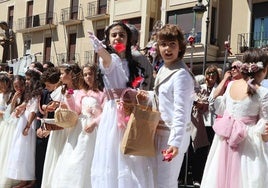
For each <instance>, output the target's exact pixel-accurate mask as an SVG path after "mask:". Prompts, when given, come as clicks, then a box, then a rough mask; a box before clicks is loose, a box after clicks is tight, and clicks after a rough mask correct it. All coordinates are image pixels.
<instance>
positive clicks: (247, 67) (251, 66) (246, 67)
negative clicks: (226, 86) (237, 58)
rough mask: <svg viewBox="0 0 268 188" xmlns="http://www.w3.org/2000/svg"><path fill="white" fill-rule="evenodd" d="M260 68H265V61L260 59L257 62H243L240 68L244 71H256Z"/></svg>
mask: <svg viewBox="0 0 268 188" xmlns="http://www.w3.org/2000/svg"><path fill="white" fill-rule="evenodd" d="M260 69H263V62H262V61H258V62H257V63H254V62H253V63H243V65H242V66H241V68H240V70H241V72H243V73H246V74H247V73H255V72H258V71H259V70H260Z"/></svg>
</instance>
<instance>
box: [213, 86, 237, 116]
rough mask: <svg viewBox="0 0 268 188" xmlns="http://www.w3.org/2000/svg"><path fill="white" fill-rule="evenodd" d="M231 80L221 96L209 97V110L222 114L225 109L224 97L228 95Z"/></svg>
mask: <svg viewBox="0 0 268 188" xmlns="http://www.w3.org/2000/svg"><path fill="white" fill-rule="evenodd" d="M232 83H233V82H230V83H229V84H228V86H227V89H226V91H225V92H224V94H223V95H222V96H218V97H217V98H216V99H213V97H211V96H210V97H209V106H210V108H211V110H213V111H215V114H217V115H220V116H222V115H223V113H224V111H225V109H226V97H227V95H229V91H230V87H231V85H232Z"/></svg>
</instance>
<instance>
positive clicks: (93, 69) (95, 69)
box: [81, 63, 103, 92]
mask: <svg viewBox="0 0 268 188" xmlns="http://www.w3.org/2000/svg"><path fill="white" fill-rule="evenodd" d="M84 68H89V69H90V70H91V72H93V74H94V81H93V87H92V90H93V91H96V92H97V91H99V90H101V91H102V89H103V88H102V84H100V83H99V82H101V80H99V78H98V74H99V72H98V66H97V65H96V64H91V63H87V64H85V65H83V66H82V72H83V70H84ZM81 86H82V88H83V89H85V90H89V89H90V88H89V86H88V85H87V84H86V82H85V80H84V79H83V81H82V84H81Z"/></svg>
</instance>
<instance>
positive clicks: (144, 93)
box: [137, 90, 148, 102]
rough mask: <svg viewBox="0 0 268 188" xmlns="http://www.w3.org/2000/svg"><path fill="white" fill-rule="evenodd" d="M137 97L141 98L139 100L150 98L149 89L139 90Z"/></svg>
mask: <svg viewBox="0 0 268 188" xmlns="http://www.w3.org/2000/svg"><path fill="white" fill-rule="evenodd" d="M137 99H138V100H139V102H142V101H146V100H148V91H145V90H139V91H138V92H137Z"/></svg>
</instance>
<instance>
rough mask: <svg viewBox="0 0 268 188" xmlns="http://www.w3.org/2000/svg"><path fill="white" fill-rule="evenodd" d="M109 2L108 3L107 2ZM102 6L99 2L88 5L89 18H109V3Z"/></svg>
mask: <svg viewBox="0 0 268 188" xmlns="http://www.w3.org/2000/svg"><path fill="white" fill-rule="evenodd" d="M107 2H108V1H107ZM107 2H106V4H102V5H100V4H99V2H98V1H94V2H90V3H88V5H87V18H90V19H92V18H95V19H96V18H102V17H109V7H108V3H107Z"/></svg>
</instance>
